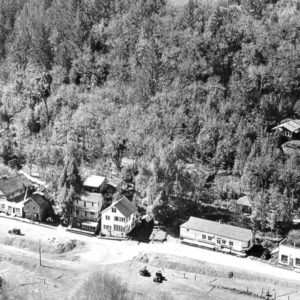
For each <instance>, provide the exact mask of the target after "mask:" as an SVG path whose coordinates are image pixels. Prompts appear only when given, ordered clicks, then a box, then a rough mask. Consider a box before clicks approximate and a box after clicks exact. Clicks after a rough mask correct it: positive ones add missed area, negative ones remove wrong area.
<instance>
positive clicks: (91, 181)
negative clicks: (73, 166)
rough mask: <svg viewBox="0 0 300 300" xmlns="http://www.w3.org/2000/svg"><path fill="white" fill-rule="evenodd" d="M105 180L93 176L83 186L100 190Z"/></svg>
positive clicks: (101, 177)
mask: <svg viewBox="0 0 300 300" xmlns="http://www.w3.org/2000/svg"><path fill="white" fill-rule="evenodd" d="M105 180H106V178H105V177H104V176H97V175H91V176H89V177H88V178H87V179H86V180H85V181H84V183H83V185H84V186H90V187H94V188H99V187H100V186H101V185H102V184H103V182H104V181H105Z"/></svg>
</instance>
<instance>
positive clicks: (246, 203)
mask: <svg viewBox="0 0 300 300" xmlns="http://www.w3.org/2000/svg"><path fill="white" fill-rule="evenodd" d="M236 204H239V205H244V206H249V207H252V203H251V198H250V196H248V195H246V196H244V197H241V198H239V199H238V200H237V201H236Z"/></svg>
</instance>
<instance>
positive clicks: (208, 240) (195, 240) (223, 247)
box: [180, 217, 254, 256]
mask: <svg viewBox="0 0 300 300" xmlns="http://www.w3.org/2000/svg"><path fill="white" fill-rule="evenodd" d="M180 238H181V240H183V241H184V242H186V243H191V244H196V245H199V246H203V247H206V248H210V249H213V250H219V251H223V252H229V253H233V254H238V255H243V256H244V255H246V252H247V251H248V250H250V249H251V248H252V247H253V245H254V235H253V232H252V231H251V230H249V229H245V228H240V227H236V226H232V225H227V224H222V223H219V222H214V221H209V220H205V219H200V218H195V217H190V219H189V220H188V221H187V222H186V223H184V224H182V225H181V226H180Z"/></svg>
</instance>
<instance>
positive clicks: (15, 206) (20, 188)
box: [0, 175, 32, 217]
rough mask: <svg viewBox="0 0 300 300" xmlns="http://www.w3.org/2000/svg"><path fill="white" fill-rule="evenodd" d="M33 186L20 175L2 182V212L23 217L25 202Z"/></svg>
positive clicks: (0, 207) (0, 193)
mask: <svg viewBox="0 0 300 300" xmlns="http://www.w3.org/2000/svg"><path fill="white" fill-rule="evenodd" d="M31 186H32V185H31V183H30V182H29V181H28V180H27V179H26V178H24V177H22V176H20V175H17V176H14V177H11V178H8V179H5V180H2V181H0V211H1V212H5V213H7V214H10V215H14V216H18V217H23V215H24V202H25V200H26V199H27V195H28V193H27V192H28V189H30V187H31Z"/></svg>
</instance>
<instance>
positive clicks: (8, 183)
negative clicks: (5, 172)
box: [0, 175, 31, 196]
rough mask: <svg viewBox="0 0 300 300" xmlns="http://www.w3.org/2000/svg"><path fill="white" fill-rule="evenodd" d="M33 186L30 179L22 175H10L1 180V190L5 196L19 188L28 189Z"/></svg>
mask: <svg viewBox="0 0 300 300" xmlns="http://www.w3.org/2000/svg"><path fill="white" fill-rule="evenodd" d="M30 186H31V183H30V181H29V180H28V179H27V178H24V177H22V176H20V175H16V176H14V177H10V178H8V179H6V180H3V181H0V191H1V192H2V194H3V195H4V196H8V195H11V194H12V193H15V192H17V191H19V190H22V189H26V188H28V187H30Z"/></svg>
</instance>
